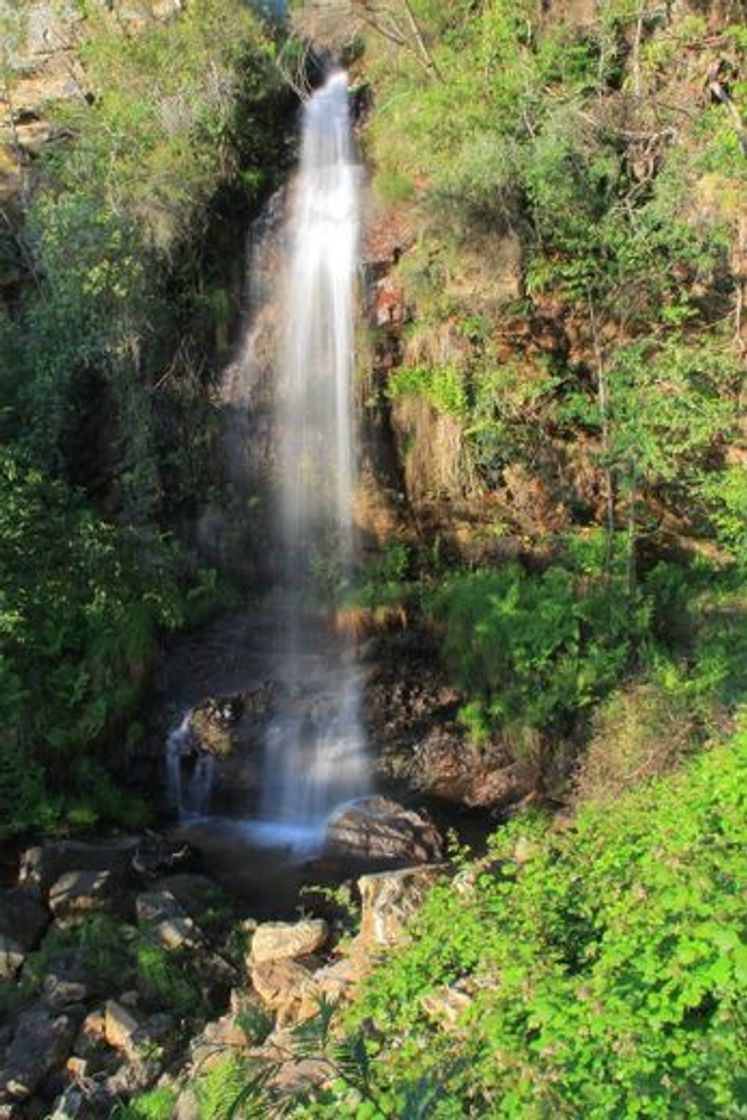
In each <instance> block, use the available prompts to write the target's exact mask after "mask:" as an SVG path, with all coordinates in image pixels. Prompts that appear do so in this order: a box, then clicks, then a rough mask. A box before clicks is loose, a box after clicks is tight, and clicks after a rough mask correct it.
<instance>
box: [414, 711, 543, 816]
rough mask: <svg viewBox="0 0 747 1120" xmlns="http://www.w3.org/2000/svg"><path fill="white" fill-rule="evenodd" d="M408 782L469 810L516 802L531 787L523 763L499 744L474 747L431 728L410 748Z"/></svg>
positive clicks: (446, 730) (430, 794)
mask: <svg viewBox="0 0 747 1120" xmlns="http://www.w3.org/2000/svg"><path fill="white" fill-rule="evenodd" d="M407 777H408V781H409V782H410V785H411V786H412V787H413V788H415V789H418V790H422V791H423V792H424V793H427V794H428V795H429V796H431V797H439V798H441V799H442V800H443V801H450V802H452V803H454V804H457V805H467V806H469V808H471V809H487V808H493V807H496V806H502V805H509V804H511V803H512V802H515V801H519V800H520V799H521V798H522V797H524V796H525V795H526V794H527V792H528V791H529V789H530V788H531V785H530V782H529V778H528V770H527V767H526V766H521V765H519V764H518V763H516V762H514V761H511V760H510V758H508V757H507V755H506V752H505V749H504V748H503V747H502V746H501V744H499V743H497V744H488V745H487V746H486V747H485V748H482V749H478V748H477V747H475V746H473V745H471V744H470V743H467V742H465V741H464V739H463V736H462V735H455V734H453V733H451V732H450V731H449V729H447V728H439V727H436V728H433V729H432V730H431V732H430V733H429V734H428V735H427V736H426V737H425V738H424V739H422V740H421V741H420V742H419V743H417V744H416V745H415V747H414V748H413V749H412V753H411V757H410V759H409V764H408V774H407Z"/></svg>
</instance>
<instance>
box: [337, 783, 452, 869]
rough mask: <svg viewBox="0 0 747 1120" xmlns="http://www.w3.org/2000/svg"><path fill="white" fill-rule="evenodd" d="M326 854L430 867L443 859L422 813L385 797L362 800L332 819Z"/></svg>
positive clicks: (439, 839)
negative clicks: (421, 864) (428, 864)
mask: <svg viewBox="0 0 747 1120" xmlns="http://www.w3.org/2000/svg"><path fill="white" fill-rule="evenodd" d="M325 851H326V854H327V855H329V856H343V857H354V858H358V859H363V860H372V861H385V862H392V863H395V862H396V863H408V864H412V863H432V862H434V861H436V860H440V859H441V858H442V857H443V840H442V837H441V834H440V833H439V831H438V829H437V828H436V826H435V824H434V823H433V821H432V820H431V819H430V817H428V816H426V815H425V814H424V813H416V812H415V811H414V810H413V809H406V808H405V807H404V806H403V805H399V804H398V803H397V802H396V801H391V800H390V799H389V798H387V797H378V796H377V797H364V798H361V799H360V800H359V801H354V802H352V803H351V804H350V805H347V806H345V807H343V808H342V809H340V810H339V811H338V812H337V813H335V814H334V815H333V816H332V818H331V819H330V821H329V824H328V825H327V835H326V840H325Z"/></svg>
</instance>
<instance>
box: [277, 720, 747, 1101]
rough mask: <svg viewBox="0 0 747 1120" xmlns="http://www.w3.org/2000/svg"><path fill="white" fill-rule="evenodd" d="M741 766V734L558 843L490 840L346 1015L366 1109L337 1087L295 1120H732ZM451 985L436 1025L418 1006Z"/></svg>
mask: <svg viewBox="0 0 747 1120" xmlns="http://www.w3.org/2000/svg"><path fill="white" fill-rule="evenodd" d="M746 765H747V736H745V734H744V732H742V733H741V734H739V735H738V736H737V737H736V738H735V739H734V740H733V741H732V742H731V743H730V744H728V745H723V746H715V747H713V749H712V750H710V751H709V752H708V753H706V754H705V755H703V756H702V757H700V758H699V759H697V760H696V761H695V762H694V763H692V764H690V765H689V766H688V767H687V768H686V769H685V770H683V771H682V772H681V773H679V774H678V775H676V776H674V777H671V776H670V777H668V778H666V779H659V780H658V781H657V782H654V783H653V784H650V785H649V786H647V787H645V788H644V789H642V790H640V791H639V792H637V793H634V794H628V795H627V796H625V797H623V798H622V799H619V800H618V801H617V803H616V804H615V805H614V806H612V807H610V806H609V805H607V804H605V805H602V806H594V805H589V806H587V807H586V808H584V809H583V811H582V812H581V813H580V815H579V817H578V819H577V821H576V822H575V824H574V826H573V827H572V828H570V829H566V830H561V831H559V830H554V829H552V828H551V827H549V825H548V822H547V821H545V820H543V819H542V818H539V817H534V818H532V817H522V818H519V819H518V820H517V821H515V822H514V823H513V824H512V825H511V826H509V827H508V828H504V829H501V830H500V831H499V832H498V833H496V834H495V835H494V837H493V839H492V841H491V849H490V853H489V856H488V857H487V858H486V859H485V860H484V861H482V862H481V863H480V862H478V863H477V864H475V865H474V874H473V875H472V876H470V879H469V881H470V882H471V883H472V884H473V885H472V886H465V887H463V888H462V889H461V890H460V891H458V892H457V891H456V890H454V888H453V886H452V885H450V884H445V885H443V886H438V887H436V888H434V889H433V891H432V892H431V895H430V897H429V900H428V902H427V903H426V907H425V909H424V911H423V912H422V914H421V915H420V917H419V918H418V919H417V920H416V924H415V926H414V928H413V931H412V932H413V937H412V938H411V940H410V941H409V944H408V945H407V946H406V947H405V948H404V949H402V950H401V951H400V952H398V953H396V954H395V955H394V956H393V957H392V958H390V959H389V960H388V961H387V962H386V963H384V964H383V965H382V966H381V967H380V968H379V969H378V970H377V971H376V972H375V973H374V975H373V976H372V978H371V979H370V981H369V982H368V985H367V988H366V990H365V992H364V994H363V997H362V998H361V999H360V1001H359V1002H358V1003H357V1005H356V1006H355V1008H354V1009H353V1011H352V1014H351V1015H350V1016H349V1022H348V1026H349V1030H350V1032H351V1036H350V1037H351V1039H353V1038H356V1037H357V1038H359V1039H365V1042H364V1045H365V1048H366V1051H367V1059H366V1061H367V1062H368V1063H369V1065H368V1068H369V1069H370V1070H371V1071H372V1075H371V1080H372V1087H371V1093H372V1095H375V1096H376V1099H377V1101H378V1102H379V1111H376V1110H374V1109H367V1106H366V1104H365V1102H363V1101H362V1100H361V1098H360V1096H356V1094H355V1092H351V1090H350V1087H349V1085H338V1086H337V1087H336V1088H335V1089H334V1090H333V1091H331V1092H330V1091H326V1092H325V1091H323V1090H322V1091H319V1092H317V1093H315V1094H311V1097H312V1101H311V1102H308V1103H303V1102H299V1104H298V1106H297V1111H296V1113H294V1115H298V1116H304V1115H309V1116H316V1115H318V1116H333V1115H342V1114H343V1113H344V1110H345V1109H346V1108H347V1109H348V1112H347V1114H348V1115H355V1116H371V1117H374V1116H376V1117H378V1116H398V1117H401V1116H415V1115H423V1113H422V1112H421V1113H418V1112H417V1110H416V1104H415V1103H414V1102H416V1101H417V1100H418V1099H420V1100H422V1099H423V1098H426V1099H427V1100H428V1102H429V1110H428V1111H427V1112H426V1113H425V1114H426V1115H428V1116H433V1117H448V1118H453V1117H461V1116H478V1115H479V1116H491V1117H493V1116H495V1117H499V1116H511V1117H514V1116H519V1115H520V1116H526V1117H540V1116H546V1115H548V1114H549V1113H550V1112H552V1114H553V1115H559V1116H578V1115H579V1114H583V1115H584V1116H589V1117H608V1116H612V1115H618V1114H620V1115H627V1116H641V1117H643V1116H646V1117H669V1116H676V1115H683V1116H685V1115H700V1116H716V1115H718V1116H737V1115H739V1113H740V1108H741V1103H740V1102H742V1101H743V1094H744V1081H743V1075H742V1064H741V1059H740V1054H741V1053H742V1051H743V1047H744V1044H745V1032H746V1030H747V1022H746V1021H745V1017H744V994H745V986H746V985H747V972H746V971H745V963H746V961H747V956H746V954H747V946H745V944H744V941H743V940H742V912H741V901H740V893H741V890H742V888H743V886H744V872H743V866H742V859H741V850H740V845H741V844H743V843H744V840H745V835H744V821H745V793H744V779H745V766H746ZM457 980H459V981H460V983H461V985H462V987H463V989H465V988H466V990H467V991H470V992H471V993H472V996H471V1002H470V1005H469V1006H468V1007H467V1008H466V1009H465V1010H464V1011H463V1013H462V1015H461V1016H460V1019H459V1021H458V1023H457V1024H456V1025H452V1026H451V1027H449V1026H448V1025H447V1024H446V1023H442V1022H440V1021H439V1019H438V1017H435V1018H434V1016H433V1015H432V1014H431V1013H429V1012H428V1010H427V1009H426V1007H425V1006H424V1002H423V1001H424V999H425V997H426V996H428V995H431V994H434V993H438V991H439V990H440V989H441V987H442V986H443V985H453V984H454V983H455V982H456V981H457ZM361 1028H363V1033H362V1034H361V1033H360V1032H361ZM360 1068H361V1065H360V1063H359V1069H360ZM413 1109H415V1111H413Z"/></svg>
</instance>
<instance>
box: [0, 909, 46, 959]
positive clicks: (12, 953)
mask: <svg viewBox="0 0 747 1120" xmlns="http://www.w3.org/2000/svg"><path fill="white" fill-rule="evenodd" d="M49 922H50V914H49V911H48V910H47V908H46V907H45V906H43V905H42V904H41V902H40V901H39V899H38V898H36V897H35V896H34V895H33V894H32V893H30V892H28V891H25V890H22V889H18V888H16V889H14V890H9V891H0V980H11V979H12V978H13V977H14V976H15V974H16V973H17V972H18V969H19V968H20V967H21V965H22V964H23V962H24V960H25V959H26V955H27V953H29V952H30V951H31V950H32V949H35V948H36V946H37V945H38V944H39V942H40V940H41V937H42V934H43V933H44V931H45V929H46V928H47V926H48V925H49Z"/></svg>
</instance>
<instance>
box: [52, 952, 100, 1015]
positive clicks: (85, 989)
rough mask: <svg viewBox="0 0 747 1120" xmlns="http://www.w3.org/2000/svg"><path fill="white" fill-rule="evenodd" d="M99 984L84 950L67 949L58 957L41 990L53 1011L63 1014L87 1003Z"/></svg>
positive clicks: (53, 961)
mask: <svg viewBox="0 0 747 1120" xmlns="http://www.w3.org/2000/svg"><path fill="white" fill-rule="evenodd" d="M96 988H97V983H96V977H95V975H94V972H93V969H92V967H91V965H90V964H89V961H88V954H87V953H86V951H85V949H66V950H62V951H61V952H59V953H57V954H55V956H54V959H53V960H52V961H51V962H50V964H49V966H48V968H47V972H46V975H45V977H44V981H43V986H42V992H43V995H42V998H43V1001H44V1003H45V1004H46V1005H47V1007H49V1008H50V1009H51V1010H53V1011H63V1010H64V1009H65V1008H66V1007H70V1006H71V1005H73V1004H79V1003H84V1002H85V1001H86V1000H87V999H89V997H90V996H91V995H92V994H93V993H94V992H95V991H96Z"/></svg>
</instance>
